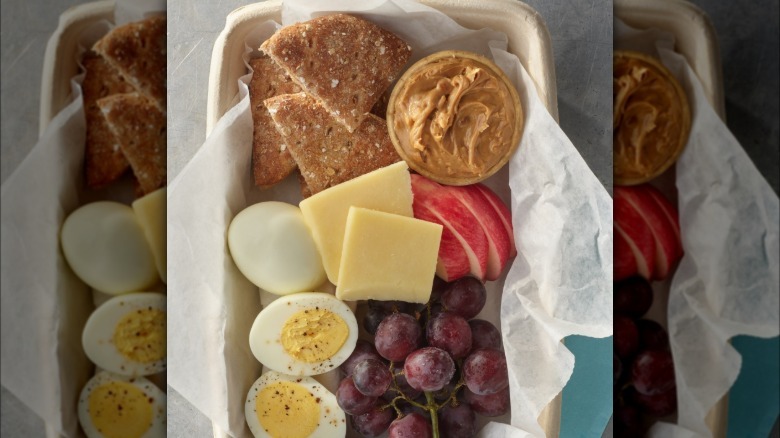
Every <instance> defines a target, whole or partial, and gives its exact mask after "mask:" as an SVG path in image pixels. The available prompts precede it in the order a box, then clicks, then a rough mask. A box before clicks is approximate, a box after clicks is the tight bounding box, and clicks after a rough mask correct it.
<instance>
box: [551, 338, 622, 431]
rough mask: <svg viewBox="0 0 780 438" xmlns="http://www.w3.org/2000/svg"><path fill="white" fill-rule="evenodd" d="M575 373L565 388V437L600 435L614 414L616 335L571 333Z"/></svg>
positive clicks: (562, 425) (563, 429)
mask: <svg viewBox="0 0 780 438" xmlns="http://www.w3.org/2000/svg"><path fill="white" fill-rule="evenodd" d="M564 343H565V344H566V347H567V348H568V349H569V350H571V352H572V353H574V358H575V362H574V372H573V373H572V376H571V379H570V380H569V383H567V384H566V387H564V388H563V397H562V405H561V433H560V437H561V438H574V437H577V438H579V437H587V438H592V437H600V436H602V435H603V433H604V428H605V427H607V423H608V422H609V418H610V417H611V416H612V337H611V336H610V337H609V338H603V339H596V338H587V337H584V336H569V337H567V338H566V339H565V341H564Z"/></svg>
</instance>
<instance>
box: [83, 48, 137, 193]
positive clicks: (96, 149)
mask: <svg viewBox="0 0 780 438" xmlns="http://www.w3.org/2000/svg"><path fill="white" fill-rule="evenodd" d="M82 64H83V65H84V69H85V71H86V72H85V75H84V80H83V81H82V83H81V90H82V95H83V97H84V117H85V118H86V122H87V141H86V145H85V148H84V175H85V177H86V182H87V187H90V188H93V189H96V188H100V187H103V186H105V185H107V184H109V183H111V182H113V181H116V180H117V179H118V178H119V177H120V176H122V174H124V173H125V171H127V169H128V167H130V164H129V163H128V162H127V160H126V159H125V155H124V154H123V153H122V149H121V148H120V147H119V142H117V141H116V138H115V137H114V134H113V133H112V132H111V130H110V129H108V125H107V124H106V119H105V118H103V113H102V112H101V111H100V108H99V107H98V105H97V101H98V99H101V98H103V97H106V96H108V95H111V94H116V93H127V92H130V91H132V90H133V87H132V86H131V85H130V84H128V83H127V82H125V80H124V79H122V77H121V76H120V75H119V72H117V71H116V70H115V69H114V68H113V67H111V66H110V65H109V64H107V63H106V61H105V60H103V58H101V57H100V56H97V55H96V54H94V53H89V54H87V55H85V57H84V59H83V60H82Z"/></svg>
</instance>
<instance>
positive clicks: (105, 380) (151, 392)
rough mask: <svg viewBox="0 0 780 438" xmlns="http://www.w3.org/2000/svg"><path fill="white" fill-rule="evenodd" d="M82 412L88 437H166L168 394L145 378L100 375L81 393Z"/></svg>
mask: <svg viewBox="0 0 780 438" xmlns="http://www.w3.org/2000/svg"><path fill="white" fill-rule="evenodd" d="M78 413H79V423H81V427H82V429H84V432H85V433H86V434H87V437H88V438H103V437H139V438H157V437H164V436H165V431H166V425H165V423H166V420H165V419H166V398H165V393H163V392H162V390H160V388H158V387H157V386H155V385H154V384H153V383H152V382H150V381H148V380H146V379H144V378H143V377H135V378H133V377H126V376H117V375H114V374H111V373H107V372H99V373H98V374H96V375H95V377H93V378H92V379H90V380H89V382H87V384H86V385H85V386H84V389H83V390H82V391H81V395H80V396H79V406H78Z"/></svg>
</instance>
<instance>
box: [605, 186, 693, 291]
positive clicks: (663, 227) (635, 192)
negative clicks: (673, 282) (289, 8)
mask: <svg viewBox="0 0 780 438" xmlns="http://www.w3.org/2000/svg"><path fill="white" fill-rule="evenodd" d="M653 191H656V189H655V188H653V187H652V186H650V185H647V184H644V185H641V186H633V187H616V188H615V199H616V200H617V199H618V198H621V199H622V200H625V202H627V203H628V204H629V205H630V206H631V207H633V208H634V210H636V212H637V213H638V214H639V216H640V217H641V218H642V220H643V221H644V222H645V223H646V224H647V226H648V227H649V228H650V231H651V232H652V234H653V238H654V239H655V269H654V271H653V276H652V279H654V280H663V279H665V278H667V277H668V276H669V273H670V272H671V271H672V268H674V265H675V264H676V263H677V261H678V260H679V258H680V257H681V256H682V247H681V245H680V241H679V237H678V236H679V233H675V230H674V226H675V225H674V223H673V222H672V221H671V220H670V219H669V216H668V215H667V214H666V213H665V212H664V210H663V208H662V207H661V205H659V203H658V202H657V201H656V198H655V196H654V195H652V194H651V193H652V192H653ZM655 195H657V196H658V197H659V198H662V197H661V195H660V193H656V194H655Z"/></svg>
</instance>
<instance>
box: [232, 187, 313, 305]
mask: <svg viewBox="0 0 780 438" xmlns="http://www.w3.org/2000/svg"><path fill="white" fill-rule="evenodd" d="M228 247H229V248H230V254H231V255H232V256H233V261H234V262H235V263H236V266H238V270H239V271H241V273H242V274H244V276H246V278H247V279H248V280H249V281H251V282H252V283H254V284H255V285H256V286H257V287H259V288H261V289H265V290H267V291H268V292H271V293H274V294H277V295H287V294H291V293H296V292H303V291H309V290H312V288H314V287H316V286H319V285H320V284H322V282H324V281H325V271H324V270H323V268H322V259H321V257H320V254H319V252H317V247H316V246H315V245H314V240H312V236H311V233H310V232H309V229H308V228H307V227H306V223H305V222H304V221H303V215H301V211H300V210H299V209H298V207H296V206H294V205H290V204H286V203H284V202H276V201H270V202H260V203H258V204H255V205H252V206H249V207H247V208H245V209H244V210H243V211H241V213H239V214H237V215H236V217H235V218H233V221H232V222H231V223H230V227H229V228H228Z"/></svg>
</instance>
